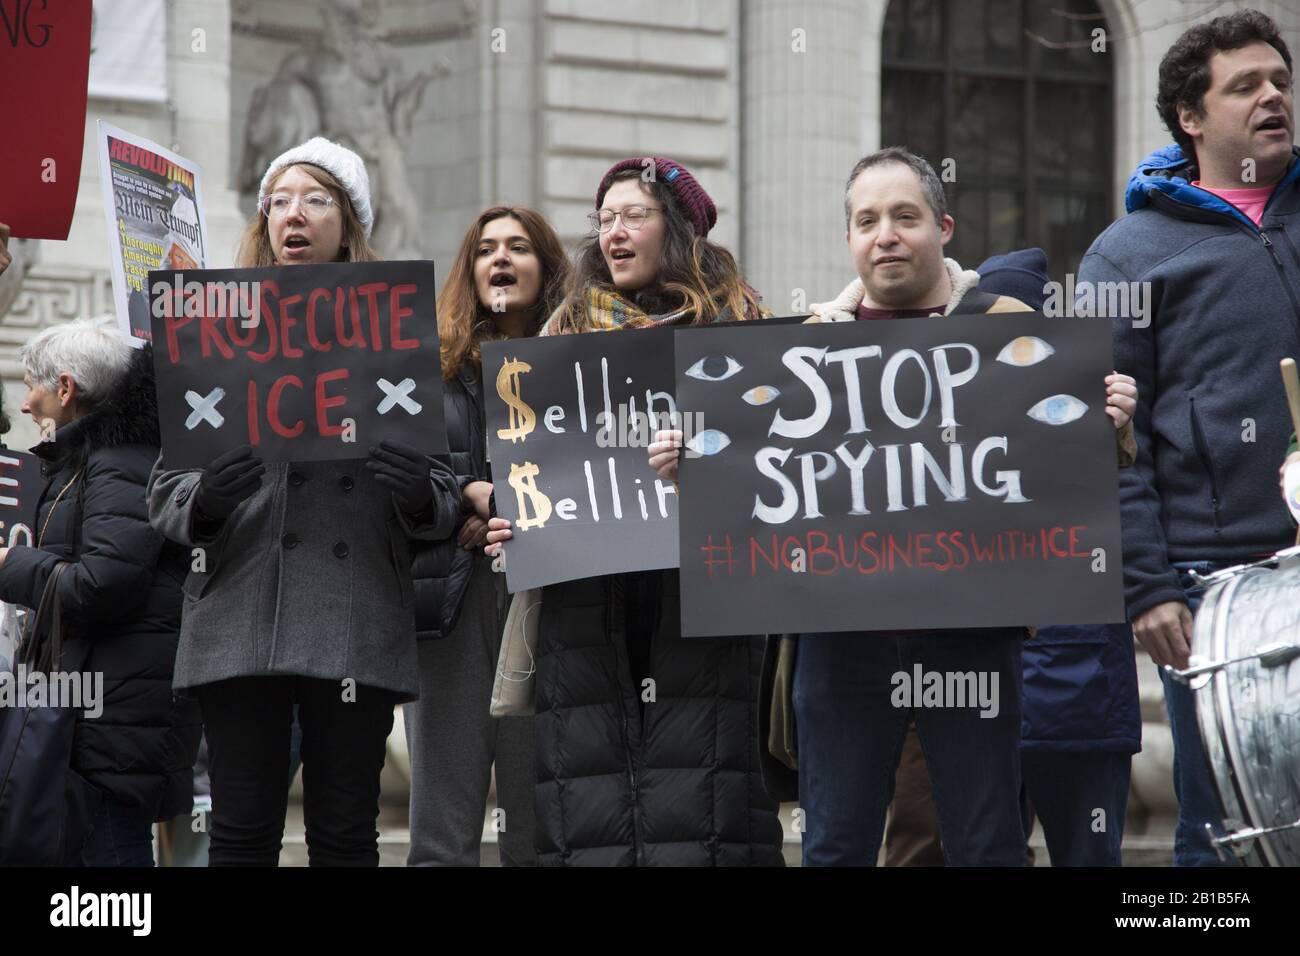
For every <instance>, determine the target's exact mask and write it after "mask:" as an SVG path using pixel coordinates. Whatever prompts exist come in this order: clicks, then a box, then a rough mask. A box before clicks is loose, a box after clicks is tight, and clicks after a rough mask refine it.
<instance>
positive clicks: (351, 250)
mask: <svg viewBox="0 0 1300 956" xmlns="http://www.w3.org/2000/svg"><path fill="white" fill-rule="evenodd" d="M294 166H297V167H298V168H299V169H301V170H302V171H303V172H304V173H306V174H307V175H308V176H310V177H311V178H312V179H314V180H316V182H318V183H320V184H321V185H322V186H324V187H325V190H326V191H327V192H328V193H329V194H330V195H331V196H333V197H334V201H335V202H336V203H338V207H339V209H340V210H342V212H343V247H344V248H345V249H346V250H347V255H346V256H344V257H342V258H340V260H339V261H340V262H377V261H379V253H377V252H375V250H374V249H373V248H371V246H370V241H369V240H368V239H367V238H366V231H365V229H363V228H362V226H361V220H360V219H358V218H357V214H356V212H355V211H353V209H352V200H351V199H349V198H348V193H347V190H346V189H344V188H343V184H342V183H340V182H339V181H338V180H337V179H335V178H334V177H333V176H332V175H331V174H330V173H328V172H326V171H325V170H323V169H321V168H320V167H319V166H313V165H312V164H311V163H294V164H293V166H286V167H284V169H282V170H280V172H279V174H278V175H276V177H275V179H274V180H272V182H271V184H270V186H269V187H268V189H267V191H268V192H270V191H271V190H272V189H274V188H275V184H276V183H278V182H279V181H280V177H281V176H283V175H284V174H285V173H287V172H288V171H289V170H291V169H293V167H294ZM273 265H275V253H274V252H273V251H272V249H271V232H270V225H269V220H268V219H267V218H266V216H265V215H263V214H262V210H261V209H258V210H257V212H255V213H253V218H252V219H250V220H249V221H248V225H247V226H246V227H245V228H244V235H243V236H242V237H241V238H240V240H239V249H238V250H237V251H236V252H235V267H236V268H239V269H260V268H264V267H266V266H273Z"/></svg>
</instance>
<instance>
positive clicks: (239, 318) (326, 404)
mask: <svg viewBox="0 0 1300 956" xmlns="http://www.w3.org/2000/svg"><path fill="white" fill-rule="evenodd" d="M149 300H150V301H149V308H150V313H151V317H152V319H151V321H152V325H153V342H154V369H155V371H156V373H157V379H158V417H159V422H160V425H161V427H162V443H163V455H164V459H165V460H166V462H167V465H168V467H171V468H187V467H196V466H201V465H206V464H207V463H208V462H209V461H211V460H212V459H213V458H215V457H216V456H217V455H219V454H221V453H222V452H224V451H227V450H229V449H231V448H235V447H237V446H239V445H243V444H249V445H252V446H253V448H254V450H255V452H256V453H257V454H258V455H260V456H261V457H262V458H264V459H266V460H267V461H328V460H331V459H341V458H364V457H366V455H367V450H368V448H369V447H370V446H372V445H376V444H378V443H379V442H381V441H383V440H385V439H393V440H397V441H402V442H405V443H406V444H408V445H411V446H413V447H415V448H418V449H420V450H421V451H423V452H426V453H429V454H439V453H443V452H445V451H446V450H447V436H446V429H445V426H444V423H443V407H442V375H441V373H440V371H439V369H440V361H439V355H438V321H437V308H436V304H435V298H434V288H433V263H432V262H350V263H349V262H339V263H328V264H322V265H296V266H279V267H273V268H267V269H210V270H203V271H194V270H162V271H155V272H150V273H149Z"/></svg>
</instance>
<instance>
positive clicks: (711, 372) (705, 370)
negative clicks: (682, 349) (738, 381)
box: [686, 355, 744, 382]
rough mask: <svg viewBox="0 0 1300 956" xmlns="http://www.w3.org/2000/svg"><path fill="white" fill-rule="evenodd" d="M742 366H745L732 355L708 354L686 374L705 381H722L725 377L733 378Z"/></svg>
mask: <svg viewBox="0 0 1300 956" xmlns="http://www.w3.org/2000/svg"><path fill="white" fill-rule="evenodd" d="M742 368H744V366H743V365H741V364H740V363H739V362H737V361H736V360H735V359H734V358H732V357H731V356H730V355H706V356H705V357H704V358H702V359H700V360H699V361H698V362H696V363H695V364H694V365H692V366H691V367H690V368H688V369H687V370H686V374H687V375H689V376H690V377H691V378H698V379H700V380H701V381H703V382H721V381H722V380H723V379H725V378H731V376H733V375H735V374H736V373H737V372H739V371H740V370H741V369H742Z"/></svg>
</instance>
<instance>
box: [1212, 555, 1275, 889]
mask: <svg viewBox="0 0 1300 956" xmlns="http://www.w3.org/2000/svg"><path fill="white" fill-rule="evenodd" d="M1264 571H1265V569H1263V568H1251V569H1249V570H1247V571H1244V572H1242V573H1241V574H1239V575H1236V576H1235V577H1232V578H1230V579H1228V580H1227V581H1224V582H1222V583H1220V584H1218V585H1216V586H1215V587H1213V588H1211V589H1210V590H1209V591H1207V592H1206V595H1205V597H1204V599H1203V600H1202V602H1201V607H1200V611H1199V613H1198V614H1197V615H1196V620H1195V621H1194V622H1193V631H1192V644H1193V647H1196V645H1197V643H1198V642H1197V641H1196V632H1197V627H1196V625H1197V624H1200V623H1201V622H1202V619H1204V626H1205V627H1206V628H1208V631H1207V633H1206V639H1205V641H1204V643H1205V645H1206V650H1205V653H1204V655H1203V656H1205V657H1206V658H1207V659H1209V660H1224V659H1226V658H1227V657H1228V647H1227V634H1228V629H1227V623H1226V621H1225V620H1223V618H1225V617H1226V615H1227V612H1228V608H1229V607H1230V606H1231V604H1232V600H1231V599H1232V595H1233V594H1234V593H1235V592H1236V590H1237V589H1238V588H1239V587H1241V585H1242V583H1243V582H1245V581H1246V579H1247V578H1249V577H1251V576H1253V575H1255V574H1259V573H1264ZM1193 704H1194V707H1195V709H1196V718H1197V725H1198V726H1199V727H1200V731H1201V745H1202V749H1203V750H1204V752H1205V758H1206V760H1207V761H1208V763H1209V765H1210V769H1211V772H1212V775H1213V777H1214V783H1215V790H1216V791H1217V792H1218V796H1219V800H1220V802H1221V803H1222V804H1223V813H1224V819H1223V820H1221V821H1220V824H1221V825H1222V826H1223V828H1224V830H1225V831H1227V830H1228V829H1229V827H1228V821H1229V820H1235V821H1238V822H1239V823H1240V824H1241V825H1244V826H1247V827H1259V826H1264V825H1265V824H1263V823H1262V822H1261V819H1262V817H1261V814H1260V810H1259V807H1258V805H1257V804H1256V802H1255V799H1254V797H1253V796H1252V795H1251V789H1250V786H1249V780H1248V779H1247V778H1246V777H1245V776H1243V775H1245V774H1247V773H1248V771H1249V768H1248V767H1247V766H1246V764H1245V762H1244V760H1243V757H1242V753H1241V742H1240V740H1238V738H1237V734H1236V732H1235V730H1232V729H1231V728H1233V727H1235V726H1236V725H1235V724H1234V723H1233V718H1234V717H1235V710H1234V709H1233V706H1232V699H1231V697H1230V696H1229V687H1228V674H1227V671H1226V670H1220V671H1217V672H1216V673H1215V674H1214V675H1213V676H1212V677H1211V679H1210V682H1209V684H1207V685H1206V686H1204V687H1202V688H1200V689H1199V690H1196V691H1193ZM1216 758H1217V759H1216ZM1242 859H1244V860H1245V861H1246V862H1247V863H1248V864H1252V865H1255V866H1281V865H1282V864H1281V861H1280V860H1278V858H1277V853H1276V850H1275V848H1274V847H1273V844H1272V841H1271V840H1270V839H1269V838H1268V837H1267V836H1262V837H1259V838H1257V839H1256V840H1255V841H1254V842H1253V843H1252V844H1251V845H1250V848H1249V849H1248V850H1247V851H1246V852H1245V853H1244V855H1243V857H1242Z"/></svg>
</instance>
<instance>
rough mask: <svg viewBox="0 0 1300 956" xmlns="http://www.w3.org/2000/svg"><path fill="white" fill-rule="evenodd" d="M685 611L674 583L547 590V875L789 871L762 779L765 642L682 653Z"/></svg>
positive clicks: (618, 578)
mask: <svg viewBox="0 0 1300 956" xmlns="http://www.w3.org/2000/svg"><path fill="white" fill-rule="evenodd" d="M680 600H681V599H680V591H679V585H678V573H677V572H676V571H652V572H641V573H637V574H620V575H611V576H606V577H599V578H588V579H585V580H579V581H572V582H567V583H564V584H557V585H551V586H549V587H547V588H545V589H544V591H543V595H542V611H541V617H540V620H539V636H538V648H537V677H536V680H537V690H536V706H537V716H536V718H535V722H534V726H535V728H536V733H537V777H538V779H537V789H536V808H537V840H538V862H539V864H540V865H543V866H546V865H550V866H564V865H570V866H780V865H782V863H783V858H782V855H781V841H782V830H781V824H780V821H779V820H778V818H777V805H776V803H775V802H774V801H772V800H771V799H770V798H769V797H768V796H767V794H766V793H765V792H764V789H763V783H762V779H761V775H760V771H759V750H758V713H757V706H756V702H757V699H758V683H759V669H760V666H761V664H762V643H761V640H759V639H756V638H733V639H726V640H702V639H698V638H690V639H683V638H682V637H681V634H680V626H679V622H680V616H681V610H680ZM629 628H632V629H635V631H636V634H637V636H636V638H635V640H633V641H632V642H629V640H628V634H629ZM629 647H633V648H635V649H636V653H635V654H634V655H633V660H629ZM634 673H635V674H636V675H637V677H636V678H635V679H634V676H633V675H634ZM647 677H648V678H649V679H651V680H653V682H654V683H653V684H652V685H646V684H643V683H642V681H643V680H644V679H645V678H647ZM651 690H653V700H646V699H644V698H646V697H649V696H651V694H650V693H649V692H650V691H651Z"/></svg>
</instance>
